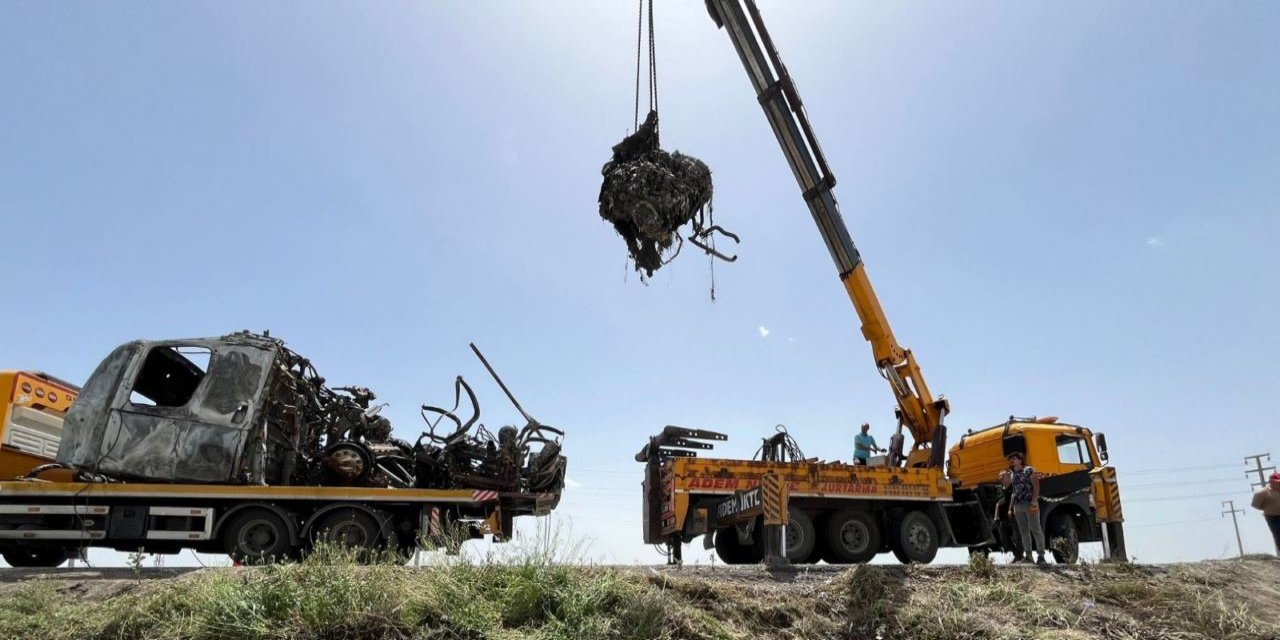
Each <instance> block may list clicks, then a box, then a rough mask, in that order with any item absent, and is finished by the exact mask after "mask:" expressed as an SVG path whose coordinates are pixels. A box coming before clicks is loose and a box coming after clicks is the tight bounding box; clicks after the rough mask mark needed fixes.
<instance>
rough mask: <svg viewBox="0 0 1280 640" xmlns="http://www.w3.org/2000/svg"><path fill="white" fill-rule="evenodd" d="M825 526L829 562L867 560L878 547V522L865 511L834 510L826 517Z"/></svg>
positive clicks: (841, 562)
mask: <svg viewBox="0 0 1280 640" xmlns="http://www.w3.org/2000/svg"><path fill="white" fill-rule="evenodd" d="M825 529H826V531H825V533H826V545H827V549H828V551H829V552H830V554H831V556H830V557H831V559H830V560H829V562H832V564H849V563H860V562H868V561H870V560H871V559H872V558H874V557H876V553H878V552H879V551H880V525H879V524H877V523H876V519H875V518H874V517H872V516H871V514H870V513H867V512H866V511H863V510H861V509H845V510H843V511H837V512H835V513H833V514H831V517H830V518H828V519H827V526H826V527H825Z"/></svg>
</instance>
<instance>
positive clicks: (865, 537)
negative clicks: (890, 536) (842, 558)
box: [840, 520, 871, 553]
mask: <svg viewBox="0 0 1280 640" xmlns="http://www.w3.org/2000/svg"><path fill="white" fill-rule="evenodd" d="M870 543H871V532H870V531H867V527H866V525H864V524H863V523H861V522H857V521H856V520H851V521H849V522H846V523H844V524H843V525H841V526H840V546H841V547H844V549H845V550H846V551H849V552H850V553H861V552H863V551H865V550H866V548H867V546H868V545H869V544H870Z"/></svg>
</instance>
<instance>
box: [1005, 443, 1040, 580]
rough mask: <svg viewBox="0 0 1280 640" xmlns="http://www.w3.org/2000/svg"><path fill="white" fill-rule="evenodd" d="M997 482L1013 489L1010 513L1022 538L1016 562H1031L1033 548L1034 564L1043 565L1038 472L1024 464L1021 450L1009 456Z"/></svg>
mask: <svg viewBox="0 0 1280 640" xmlns="http://www.w3.org/2000/svg"><path fill="white" fill-rule="evenodd" d="M1001 483H1002V484H1003V485H1004V486H1006V487H1010V488H1011V489H1012V490H1013V498H1012V500H1011V504H1010V508H1009V511H1010V515H1011V516H1012V517H1013V519H1014V521H1016V522H1017V523H1018V533H1019V534H1020V537H1021V538H1022V552H1023V553H1024V554H1025V555H1024V557H1023V558H1022V559H1021V560H1018V562H1030V561H1031V549H1032V548H1034V549H1035V551H1036V564H1047V563H1046V562H1045V559H1044V529H1043V528H1042V527H1041V526H1040V474H1038V473H1036V470H1035V469H1033V468H1031V467H1028V466H1027V465H1026V464H1025V463H1024V462H1023V459H1022V454H1021V453H1013V454H1010V455H1009V470H1008V471H1007V472H1006V473H1005V474H1004V476H1003V478H1002V479H1001Z"/></svg>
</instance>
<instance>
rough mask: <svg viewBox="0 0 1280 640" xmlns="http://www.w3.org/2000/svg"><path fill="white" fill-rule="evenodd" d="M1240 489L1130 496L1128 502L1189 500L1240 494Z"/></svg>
mask: <svg viewBox="0 0 1280 640" xmlns="http://www.w3.org/2000/svg"><path fill="white" fill-rule="evenodd" d="M1240 493H1241V492H1239V491H1219V492H1218V493H1197V494H1193V495H1189V496H1160V497H1158V498H1130V499H1129V500H1127V502H1163V501H1166V500H1189V499H1191V498H1221V497H1223V496H1238V495H1240Z"/></svg>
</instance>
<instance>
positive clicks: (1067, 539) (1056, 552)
mask: <svg viewBox="0 0 1280 640" xmlns="http://www.w3.org/2000/svg"><path fill="white" fill-rule="evenodd" d="M1048 534H1049V535H1048V545H1049V546H1050V549H1049V552H1050V553H1052V554H1053V561H1054V562H1056V563H1058V564H1075V563H1076V560H1078V559H1079V558H1080V532H1079V531H1076V523H1075V520H1073V519H1072V518H1071V514H1069V513H1065V512H1064V513H1054V514H1052V515H1050V516H1049V527H1048ZM1055 541H1057V542H1058V544H1056V545H1055V544H1054V542H1055Z"/></svg>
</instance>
